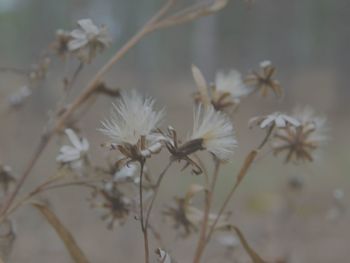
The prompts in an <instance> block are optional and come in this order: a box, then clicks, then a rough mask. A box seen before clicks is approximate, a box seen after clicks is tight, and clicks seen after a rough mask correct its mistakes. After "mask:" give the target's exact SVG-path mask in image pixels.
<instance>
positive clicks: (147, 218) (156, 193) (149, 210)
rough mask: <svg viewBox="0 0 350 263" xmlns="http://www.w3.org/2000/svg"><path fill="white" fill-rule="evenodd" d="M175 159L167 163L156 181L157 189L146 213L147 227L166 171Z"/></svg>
mask: <svg viewBox="0 0 350 263" xmlns="http://www.w3.org/2000/svg"><path fill="white" fill-rule="evenodd" d="M172 163H173V161H169V163H168V164H167V166H166V167H165V168H164V170H163V171H162V172H161V173H160V175H159V177H158V179H157V182H156V185H155V187H154V188H155V190H154V194H153V197H152V200H151V203H150V205H149V208H148V211H147V214H146V220H145V227H146V228H147V227H148V221H149V218H150V215H151V211H152V208H153V204H154V201H155V200H156V198H157V195H158V193H159V186H160V184H161V182H162V180H163V178H164V175H165V174H166V172H167V171H168V169H169V168H170V166H171V165H172Z"/></svg>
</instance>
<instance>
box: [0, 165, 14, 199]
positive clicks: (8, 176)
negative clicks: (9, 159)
mask: <svg viewBox="0 0 350 263" xmlns="http://www.w3.org/2000/svg"><path fill="white" fill-rule="evenodd" d="M15 182H16V178H15V176H14V175H13V171H12V169H11V167H10V166H8V165H2V164H0V187H1V188H2V191H3V192H4V193H5V194H6V193H7V192H8V191H9V190H10V187H11V186H12V185H13V184H14V183H15Z"/></svg>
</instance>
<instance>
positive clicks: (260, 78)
mask: <svg viewBox="0 0 350 263" xmlns="http://www.w3.org/2000/svg"><path fill="white" fill-rule="evenodd" d="M260 68H261V72H259V73H258V72H255V71H253V72H252V73H251V74H249V75H248V76H247V77H246V78H245V83H246V84H247V85H250V86H253V87H255V88H256V89H257V90H259V91H260V93H261V95H262V96H263V97H266V96H267V94H268V92H269V90H270V91H272V92H273V93H274V94H275V95H276V96H277V97H280V96H282V88H281V85H280V83H279V82H278V81H277V80H274V79H273V78H272V77H273V75H274V74H275V72H276V68H275V67H274V66H273V65H272V64H271V62H270V61H263V62H261V63H260Z"/></svg>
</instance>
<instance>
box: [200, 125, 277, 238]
mask: <svg viewBox="0 0 350 263" xmlns="http://www.w3.org/2000/svg"><path fill="white" fill-rule="evenodd" d="M274 128H275V126H274V125H271V127H270V128H269V130H268V131H267V133H266V135H265V137H264V139H263V141H262V142H261V143H260V145H259V146H258V147H257V148H256V149H255V150H252V151H251V152H250V153H249V154H248V155H247V156H246V158H245V160H244V163H243V165H242V167H241V169H240V170H239V172H238V175H237V178H236V182H235V184H234V185H233V187H232V189H231V190H230V192H229V193H228V195H227V196H226V198H225V201H224V203H223V205H222V206H221V208H220V210H219V213H218V215H217V217H216V218H215V220H214V222H213V224H212V225H211V227H210V230H209V233H208V236H207V238H206V243H208V242H209V240H210V238H211V236H212V234H213V232H214V230H215V227H216V225H217V223H218V221H219V219H220V217H221V216H222V214H223V213H224V211H225V209H226V207H227V205H228V203H229V202H230V200H231V198H232V196H233V195H234V193H235V192H236V190H237V188H238V186H239V185H240V183H241V182H242V180H243V178H244V177H245V176H246V174H247V172H248V170H249V168H250V167H251V165H252V164H253V162H254V160H255V158H256V156H257V155H258V153H259V151H260V150H261V149H262V148H263V147H264V146H265V145H266V143H267V142H268V140H269V138H270V137H271V135H272V132H273V130H274Z"/></svg>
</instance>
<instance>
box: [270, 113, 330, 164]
mask: <svg viewBox="0 0 350 263" xmlns="http://www.w3.org/2000/svg"><path fill="white" fill-rule="evenodd" d="M294 117H295V119H297V120H298V121H299V122H300V125H299V126H297V127H295V126H287V127H284V128H280V129H277V130H276V132H275V134H274V139H273V141H272V147H273V150H274V154H275V155H277V154H279V153H282V152H285V153H286V158H285V161H286V162H290V161H294V162H299V161H309V162H312V161H313V160H314V158H315V155H316V153H317V151H316V150H317V149H319V147H320V146H321V145H322V144H323V143H324V142H325V141H326V140H327V136H326V135H325V132H326V129H325V122H326V120H325V119H324V118H320V117H317V116H315V115H314V112H313V111H312V110H311V109H310V108H305V109H303V110H300V109H298V110H296V111H295V113H294Z"/></svg>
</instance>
